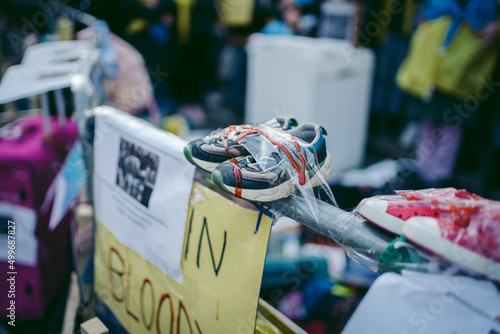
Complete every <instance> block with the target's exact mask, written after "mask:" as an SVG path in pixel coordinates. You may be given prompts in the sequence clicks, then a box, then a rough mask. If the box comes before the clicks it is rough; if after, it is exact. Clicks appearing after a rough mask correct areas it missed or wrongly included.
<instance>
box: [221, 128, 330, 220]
mask: <svg viewBox="0 0 500 334" xmlns="http://www.w3.org/2000/svg"><path fill="white" fill-rule="evenodd" d="M294 131H295V132H294ZM293 133H296V134H297V135H293ZM299 136H301V137H302V138H303V139H302V138H299ZM224 139H225V142H228V141H229V140H232V141H234V142H238V143H240V144H241V145H242V146H243V147H244V148H245V149H246V150H247V151H248V152H249V154H250V155H249V156H247V157H246V159H247V162H246V168H247V169H248V170H247V171H249V172H250V173H247V171H245V170H241V168H240V167H239V166H238V165H237V163H236V162H233V163H234V168H235V173H234V174H235V178H240V177H245V176H248V177H249V178H251V177H252V173H251V172H256V173H261V174H262V173H264V174H265V175H266V177H267V182H268V187H269V189H268V191H267V192H266V195H265V196H262V197H261V198H262V199H263V200H260V201H259V202H266V205H268V206H269V207H270V209H271V210H272V212H273V213H274V214H275V215H276V216H277V217H279V216H280V215H281V212H282V211H283V210H280V208H279V206H280V205H283V203H284V202H283V201H278V200H279V199H283V198H288V201H287V202H286V205H287V206H290V205H298V206H302V211H303V212H304V213H305V214H307V215H310V216H311V217H313V218H314V219H315V220H316V221H317V220H318V219H319V214H318V205H317V202H316V198H320V199H321V200H323V201H326V202H328V203H330V204H334V205H336V202H335V198H334V196H333V193H332V192H331V190H330V187H329V186H328V178H329V177H330V176H331V157H330V155H329V153H327V151H326V150H327V148H326V141H325V138H324V130H323V129H322V128H321V127H319V126H317V125H314V124H305V125H303V126H302V127H299V128H297V129H294V130H291V131H284V130H281V129H277V128H273V127H271V126H268V125H266V124H264V125H260V126H258V127H257V126H251V125H242V126H233V127H230V129H229V130H228V132H226V134H225V138H224ZM323 150H325V151H324V152H323ZM257 165H258V166H257ZM238 169H240V170H238ZM235 183H236V184H237V185H238V184H241V180H236V181H235ZM241 192H242V191H241V188H239V187H238V186H237V187H236V189H235V193H236V195H237V196H238V195H241ZM297 198H301V199H303V200H302V201H297V200H296V199H297ZM268 199H272V200H271V201H268Z"/></svg>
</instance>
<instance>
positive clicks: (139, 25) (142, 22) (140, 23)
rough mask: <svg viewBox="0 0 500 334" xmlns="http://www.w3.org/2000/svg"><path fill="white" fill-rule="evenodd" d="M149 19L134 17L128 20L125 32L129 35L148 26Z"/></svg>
mask: <svg viewBox="0 0 500 334" xmlns="http://www.w3.org/2000/svg"><path fill="white" fill-rule="evenodd" d="M148 24H149V21H148V20H146V19H141V18H136V19H133V20H132V21H130V23H129V24H128V25H127V28H126V33H127V35H129V36H132V35H134V34H137V33H138V32H141V31H143V30H144V29H146V28H147V27H148Z"/></svg>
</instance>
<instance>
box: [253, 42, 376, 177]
mask: <svg viewBox="0 0 500 334" xmlns="http://www.w3.org/2000/svg"><path fill="white" fill-rule="evenodd" d="M247 50H248V79H247V80H248V81H247V97H246V114H245V115H246V116H245V117H246V120H245V121H246V122H250V123H252V122H261V121H264V120H266V119H268V118H270V117H272V116H276V115H291V116H294V117H296V118H297V120H298V121H299V122H314V123H318V124H320V125H322V126H323V127H324V128H325V129H326V130H327V132H328V136H327V145H328V150H329V151H330V153H331V154H332V160H333V169H334V171H343V170H346V169H350V168H357V167H360V165H361V164H362V163H363V158H364V153H365V141H366V135H367V131H368V129H367V126H368V117H369V104H370V103H369V102H370V94H371V86H372V79H373V70H374V55H373V52H372V51H371V50H368V49H355V48H354V47H352V45H351V44H350V43H349V42H346V41H340V40H333V39H314V38H308V37H299V36H284V35H274V36H273V35H261V34H256V35H252V36H251V38H250V41H249V43H248V46H247Z"/></svg>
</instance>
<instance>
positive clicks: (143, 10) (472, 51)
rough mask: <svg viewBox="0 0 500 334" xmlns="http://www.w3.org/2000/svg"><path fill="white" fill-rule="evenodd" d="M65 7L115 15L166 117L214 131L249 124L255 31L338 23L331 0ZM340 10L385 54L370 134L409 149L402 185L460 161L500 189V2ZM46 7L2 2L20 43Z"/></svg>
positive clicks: (400, 0)
mask: <svg viewBox="0 0 500 334" xmlns="http://www.w3.org/2000/svg"><path fill="white" fill-rule="evenodd" d="M28 3H34V4H35V6H32V7H30V6H27V5H26V4H28ZM63 3H66V4H67V5H70V6H72V7H74V8H78V9H80V10H82V11H85V12H88V13H90V14H92V15H94V16H96V17H97V18H99V19H103V20H105V21H106V22H108V24H109V26H110V29H111V31H112V32H113V33H114V34H116V35H118V36H119V37H121V38H123V39H124V40H125V41H127V42H129V43H130V44H131V45H132V46H134V47H135V48H136V49H137V50H138V51H139V52H140V53H141V54H142V56H143V57H144V59H145V61H146V64H147V69H148V71H149V75H150V78H151V82H152V85H153V88H154V93H155V96H156V99H157V101H158V104H159V106H160V110H161V111H162V112H163V115H169V114H175V113H178V114H181V115H183V116H184V117H185V118H186V119H187V122H188V123H189V125H190V126H191V127H207V128H208V127H218V126H223V125H227V124H230V123H231V124H237V123H240V122H242V121H243V120H244V109H245V85H246V71H247V54H246V51H245V45H246V42H247V40H248V37H249V36H250V35H251V34H252V33H256V32H261V33H267V34H295V35H303V36H310V37H318V36H324V35H325V34H324V33H322V31H323V30H324V29H323V28H322V24H323V23H324V22H325V20H326V19H327V17H328V13H326V12H325V10H326V8H327V7H325V6H323V5H324V4H325V3H326V2H325V1H322V0H295V1H292V0H197V1H195V0H100V1H89V0H65V1H63ZM332 3H334V4H337V5H339V4H342V3H344V5H345V4H348V5H350V6H352V8H353V11H354V13H355V21H354V22H355V24H354V25H352V26H350V25H349V23H348V20H347V21H346V20H345V19H344V18H342V17H338V18H337V19H336V20H337V21H336V23H335V25H334V26H342V24H344V25H346V27H347V28H348V29H351V30H352V32H353V34H350V35H349V36H355V37H354V38H353V39H354V40H353V42H354V43H356V44H357V45H358V46H364V47H369V48H371V49H373V50H374V51H375V54H376V69H375V78H374V84H373V94H372V104H371V126H370V134H371V135H383V136H386V135H388V136H390V138H392V139H395V140H399V142H400V146H402V147H403V148H408V150H407V151H403V152H406V153H402V154H408V155H409V156H410V157H411V158H413V159H414V161H415V163H414V164H413V165H412V166H411V167H410V168H408V169H410V172H411V174H412V176H411V177H405V179H404V183H403V184H401V186H402V187H411V188H421V187H425V186H444V185H448V184H449V183H450V182H454V181H457V178H456V173H455V172H456V167H457V165H458V166H459V167H460V168H462V169H463V170H465V171H466V172H467V173H469V172H470V173H472V174H474V175H473V177H474V179H473V182H468V183H467V182H466V183H465V184H454V185H456V186H459V187H460V186H463V187H467V188H468V189H469V190H471V191H474V192H478V193H480V194H483V195H488V194H486V193H485V191H486V190H488V189H492V188H495V189H497V188H498V189H500V176H498V173H496V170H497V167H498V166H499V164H500V129H499V127H500V123H499V117H498V113H497V112H496V110H498V108H499V107H500V95H499V93H498V90H497V87H498V86H499V84H497V82H499V81H498V80H499V66H498V12H499V3H498V1H497V0H443V1H438V0H362V1H361V0H360V1H332ZM40 4H44V5H43V6H45V8H46V9H47V8H48V9H47V10H45V11H44V12H45V13H47V12H50V10H51V8H52V9H53V8H54V5H53V4H52V5H50V2H46V1H43V0H40V1H38V2H36V1H29V0H26V1H21V2H19V1H17V2H16V1H10V0H9V1H7V0H2V1H0V29H1V30H2V31H4V32H5V31H7V30H9V31H15V32H16V33H17V34H18V35H19V38H21V37H25V35H27V34H29V33H30V32H33V29H34V28H36V32H37V33H38V35H43V34H44V33H46V32H47V31H50V30H53V29H54V27H53V26H51V24H52V25H54V24H55V23H53V21H50V20H46V21H47V22H45V23H44V24H41V23H43V22H40V21H41V18H40V16H39V15H37V13H39V12H40ZM43 6H42V7H43ZM49 16H50V15H49ZM51 22H52V23H51ZM79 28H82V27H76V30H78V29H79ZM333 35H335V33H334V34H333ZM1 36H2V43H1V45H2V54H3V55H4V57H5V55H7V56H9V55H11V56H13V55H15V54H16V52H17V53H19V50H16V49H17V47H16V45H18V44H16V43H14V42H13V37H12V36H16V35H12V34H5V33H3V34H2V35H1ZM14 58H15V57H14ZM2 72H3V71H2ZM369 147H370V146H369ZM401 157H404V156H400V157H399V158H401ZM486 188H487V189H486ZM491 196H493V197H497V195H496V193H492V194H491Z"/></svg>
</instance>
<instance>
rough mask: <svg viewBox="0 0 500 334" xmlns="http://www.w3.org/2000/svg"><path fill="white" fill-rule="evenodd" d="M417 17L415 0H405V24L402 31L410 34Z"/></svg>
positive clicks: (407, 34)
mask: <svg viewBox="0 0 500 334" xmlns="http://www.w3.org/2000/svg"><path fill="white" fill-rule="evenodd" d="M414 17H415V0H405V9H404V12H403V26H402V27H401V32H402V33H403V34H405V35H406V36H410V35H411V33H412V30H413V19H414Z"/></svg>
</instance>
